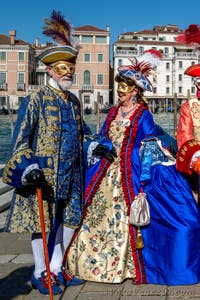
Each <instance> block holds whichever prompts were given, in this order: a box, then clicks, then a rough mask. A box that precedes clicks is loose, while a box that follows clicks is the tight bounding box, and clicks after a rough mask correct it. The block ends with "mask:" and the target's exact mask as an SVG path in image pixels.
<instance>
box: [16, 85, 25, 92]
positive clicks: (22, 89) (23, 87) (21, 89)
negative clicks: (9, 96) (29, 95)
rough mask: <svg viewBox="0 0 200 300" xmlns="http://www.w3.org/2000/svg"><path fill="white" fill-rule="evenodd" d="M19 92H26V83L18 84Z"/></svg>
mask: <svg viewBox="0 0 200 300" xmlns="http://www.w3.org/2000/svg"><path fill="white" fill-rule="evenodd" d="M17 90H18V91H25V83H17Z"/></svg>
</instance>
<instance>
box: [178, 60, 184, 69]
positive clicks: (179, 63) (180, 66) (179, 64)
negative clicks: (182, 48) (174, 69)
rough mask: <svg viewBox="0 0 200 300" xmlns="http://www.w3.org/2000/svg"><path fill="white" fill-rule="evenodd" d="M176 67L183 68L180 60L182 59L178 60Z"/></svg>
mask: <svg viewBox="0 0 200 300" xmlns="http://www.w3.org/2000/svg"><path fill="white" fill-rule="evenodd" d="M178 67H179V69H182V68H183V62H182V61H179V62H178Z"/></svg>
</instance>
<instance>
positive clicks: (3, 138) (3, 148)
mask: <svg viewBox="0 0 200 300" xmlns="http://www.w3.org/2000/svg"><path fill="white" fill-rule="evenodd" d="M153 116H154V120H155V122H156V123H157V124H158V125H160V126H161V127H162V128H163V129H164V130H165V131H166V132H167V133H168V134H170V135H172V136H173V135H174V115H173V113H159V114H154V115H153ZM16 117H17V115H13V116H12V118H11V117H10V116H8V115H0V167H1V165H3V164H5V163H6V162H7V160H8V157H9V148H10V141H11V136H12V132H13V126H14V124H15V121H16ZM105 117H106V114H103V113H102V114H100V115H99V116H97V115H95V114H90V115H84V120H85V121H86V123H87V124H88V126H89V127H90V128H91V130H92V132H93V133H96V131H98V129H99V128H100V127H101V125H102V123H103V121H104V119H105Z"/></svg>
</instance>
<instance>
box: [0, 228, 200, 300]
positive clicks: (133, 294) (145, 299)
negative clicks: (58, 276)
mask: <svg viewBox="0 0 200 300" xmlns="http://www.w3.org/2000/svg"><path fill="white" fill-rule="evenodd" d="M0 245H1V246H0V300H11V299H15V300H24V299H25V300H33V299H35V300H36V299H37V300H40V299H41V300H42V299H48V298H49V297H48V296H44V295H41V294H39V293H38V291H36V290H32V288H31V284H30V277H31V275H32V271H33V257H32V254H31V246H30V235H29V234H12V233H5V232H0ZM53 298H54V299H55V300H75V299H76V300H104V299H105V300H139V299H140V300H154V299H155V300H168V299H169V300H170V299H171V300H175V299H191V300H194V299H195V300H197V299H199V300H200V284H196V285H190V286H175V287H174V286H165V285H133V284H132V283H131V280H127V281H125V282H124V283H123V284H103V283H102V284H101V283H93V282H85V283H84V284H83V285H81V286H76V287H69V288H67V289H65V290H63V293H62V294H61V295H59V296H54V297H53Z"/></svg>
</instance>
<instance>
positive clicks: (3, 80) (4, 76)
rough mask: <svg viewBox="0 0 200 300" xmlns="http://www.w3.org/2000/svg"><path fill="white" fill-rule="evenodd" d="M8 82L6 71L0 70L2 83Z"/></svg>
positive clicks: (0, 82) (0, 81)
mask: <svg viewBox="0 0 200 300" xmlns="http://www.w3.org/2000/svg"><path fill="white" fill-rule="evenodd" d="M4 83H6V72H0V84H4Z"/></svg>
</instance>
